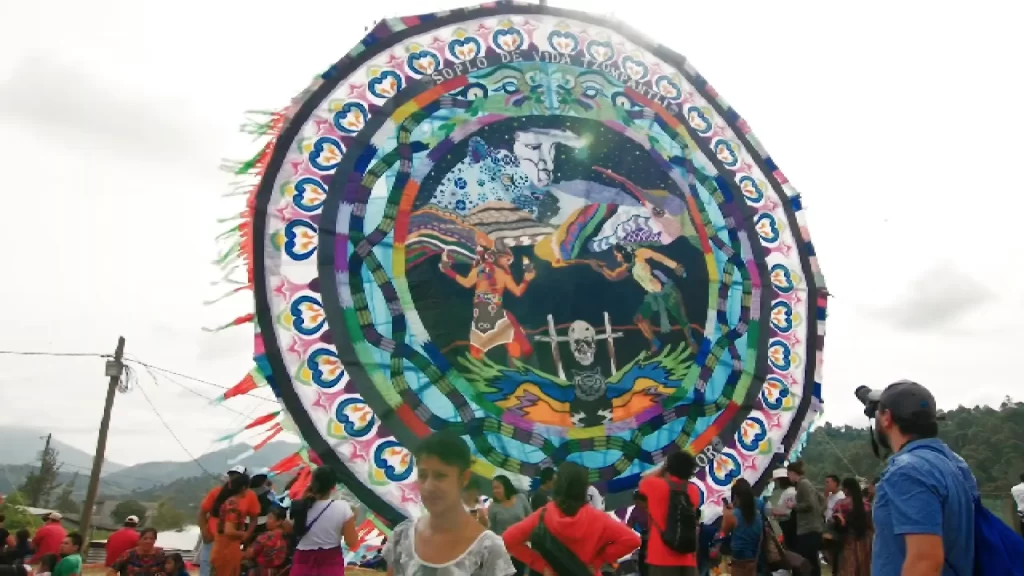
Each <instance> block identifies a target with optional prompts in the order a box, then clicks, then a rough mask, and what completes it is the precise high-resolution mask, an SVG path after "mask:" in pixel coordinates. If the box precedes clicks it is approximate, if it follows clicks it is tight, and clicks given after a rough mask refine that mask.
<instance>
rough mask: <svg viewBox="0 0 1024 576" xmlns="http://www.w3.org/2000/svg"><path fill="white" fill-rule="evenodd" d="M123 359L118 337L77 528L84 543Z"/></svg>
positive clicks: (90, 520)
mask: <svg viewBox="0 0 1024 576" xmlns="http://www.w3.org/2000/svg"><path fill="white" fill-rule="evenodd" d="M123 357H124V336H120V337H119V338H118V339H117V348H116V349H114V359H113V360H107V365H106V374H107V376H108V377H110V383H109V384H108V385H107V402H106V404H104V405H103V419H102V420H100V432H99V435H98V436H97V437H96V454H95V455H94V456H93V459H92V472H91V473H90V474H89V488H88V490H87V491H86V493H85V504H84V505H83V506H82V521H81V523H80V525H79V528H80V529H81V534H82V537H83V538H85V541H86V542H88V541H89V540H91V538H90V531H89V529H90V528H91V526H90V525H91V524H92V509H93V506H95V504H96V492H98V491H99V488H100V472H102V471H103V460H104V453H105V452H106V451H107V430H108V429H109V428H110V412H111V410H113V408H114V394H115V393H117V387H118V384H119V383H120V382H121V372H122V371H123V370H124V364H123V363H122V362H121V359H122V358H123Z"/></svg>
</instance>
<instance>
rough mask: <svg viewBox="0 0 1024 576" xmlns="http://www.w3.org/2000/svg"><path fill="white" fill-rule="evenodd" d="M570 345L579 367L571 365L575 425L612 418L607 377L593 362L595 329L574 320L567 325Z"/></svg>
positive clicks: (605, 420) (597, 422) (571, 408)
mask: <svg viewBox="0 0 1024 576" xmlns="http://www.w3.org/2000/svg"><path fill="white" fill-rule="evenodd" d="M568 339H569V349H570V350H571V351H572V355H573V357H574V358H575V359H576V362H577V363H579V365H580V366H581V369H576V368H573V369H572V383H573V387H574V388H575V389H576V398H575V399H574V400H573V402H572V403H571V406H570V408H569V409H570V411H571V413H572V423H573V425H574V426H579V427H584V426H595V425H598V424H603V423H605V422H608V421H609V420H611V419H612V410H611V408H612V407H611V402H609V401H608V398H607V396H606V394H605V392H606V391H607V389H608V381H607V379H606V378H605V377H604V374H602V372H601V368H600V366H593V367H591V366H592V365H593V363H594V357H595V353H596V352H597V331H596V330H594V327H593V326H591V325H590V324H588V323H587V322H584V321H583V320H576V321H575V322H573V323H572V324H570V325H569V338H568Z"/></svg>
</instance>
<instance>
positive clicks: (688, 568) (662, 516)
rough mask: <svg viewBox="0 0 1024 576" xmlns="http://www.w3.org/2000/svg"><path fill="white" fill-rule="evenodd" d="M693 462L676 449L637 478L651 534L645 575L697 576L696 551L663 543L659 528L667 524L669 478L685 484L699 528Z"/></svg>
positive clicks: (648, 542)
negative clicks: (658, 465)
mask: <svg viewBox="0 0 1024 576" xmlns="http://www.w3.org/2000/svg"><path fill="white" fill-rule="evenodd" d="M694 466H695V462H694V459H693V455H692V454H690V453H689V452H686V451H680V452H675V453H673V454H671V455H669V457H668V459H667V460H665V465H664V466H662V468H661V469H660V470H658V471H657V472H656V473H654V474H651V475H650V476H648V477H646V478H644V479H643V480H641V481H640V489H639V490H638V492H640V494H641V495H642V496H644V497H645V498H646V499H647V514H648V518H649V520H650V523H649V528H650V537H649V538H648V540H647V574H648V576H697V554H696V553H690V554H682V553H680V552H676V551H675V550H672V549H671V548H669V547H668V546H666V545H665V542H664V541H663V540H662V539H661V528H662V527H664V526H665V525H666V524H667V523H668V504H669V493H670V491H671V490H670V488H669V480H672V481H675V482H681V483H686V494H687V496H689V498H690V503H691V504H692V505H693V507H694V509H695V514H696V518H697V524H698V525H697V527H696V528H697V529H698V530H699V529H700V508H699V503H700V491H698V490H697V487H696V486H694V485H693V484H692V483H690V477H691V476H693V470H694Z"/></svg>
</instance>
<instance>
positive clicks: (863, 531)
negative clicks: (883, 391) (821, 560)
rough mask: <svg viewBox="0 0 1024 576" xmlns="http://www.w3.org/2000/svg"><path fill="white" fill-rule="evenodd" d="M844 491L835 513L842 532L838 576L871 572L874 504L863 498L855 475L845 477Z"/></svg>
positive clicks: (863, 575) (837, 527) (837, 526)
mask: <svg viewBox="0 0 1024 576" xmlns="http://www.w3.org/2000/svg"><path fill="white" fill-rule="evenodd" d="M843 494H845V495H846V498H844V499H843V500H840V501H839V503H838V504H836V508H835V511H834V512H833V513H832V521H833V522H834V523H835V526H836V529H837V530H838V531H839V535H840V549H839V557H838V558H837V560H836V572H835V576H870V575H871V542H872V540H873V539H874V537H875V528H874V524H873V523H872V520H871V505H870V504H869V503H868V502H866V501H865V500H864V495H863V493H862V491H861V487H860V483H859V482H857V479H856V478H847V479H845V480H843Z"/></svg>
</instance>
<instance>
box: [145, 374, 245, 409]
mask: <svg viewBox="0 0 1024 576" xmlns="http://www.w3.org/2000/svg"><path fill="white" fill-rule="evenodd" d="M142 367H143V369H145V370H146V372H147V373H148V374H149V377H150V378H152V379H153V382H156V383H157V384H159V381H158V379H157V375H156V373H155V372H154V370H153V369H152V368H150V367H149V366H145V365H143V366H142ZM160 379H163V380H166V381H168V382H170V383H171V384H174V385H176V386H180V387H181V388H182V389H183V390H186V391H188V392H190V393H192V394H195V395H196V396H198V397H200V398H202V399H203V400H206V401H207V402H210V403H211V404H212V403H214V402H215V399H214V398H210V397H209V396H207V395H205V394H202V393H200V392H197V391H196V390H193V389H191V388H189V387H188V386H185V385H184V384H182V383H181V382H178V381H177V380H175V379H173V378H171V377H170V376H167V375H164V374H161V375H160ZM216 405H217V406H219V407H220V408H223V409H225V410H228V411H229V412H234V413H235V414H239V415H244V414H245V413H244V412H242V411H240V410H235V409H234V408H232V407H230V406H227V405H225V404H220V403H218V404H216Z"/></svg>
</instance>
